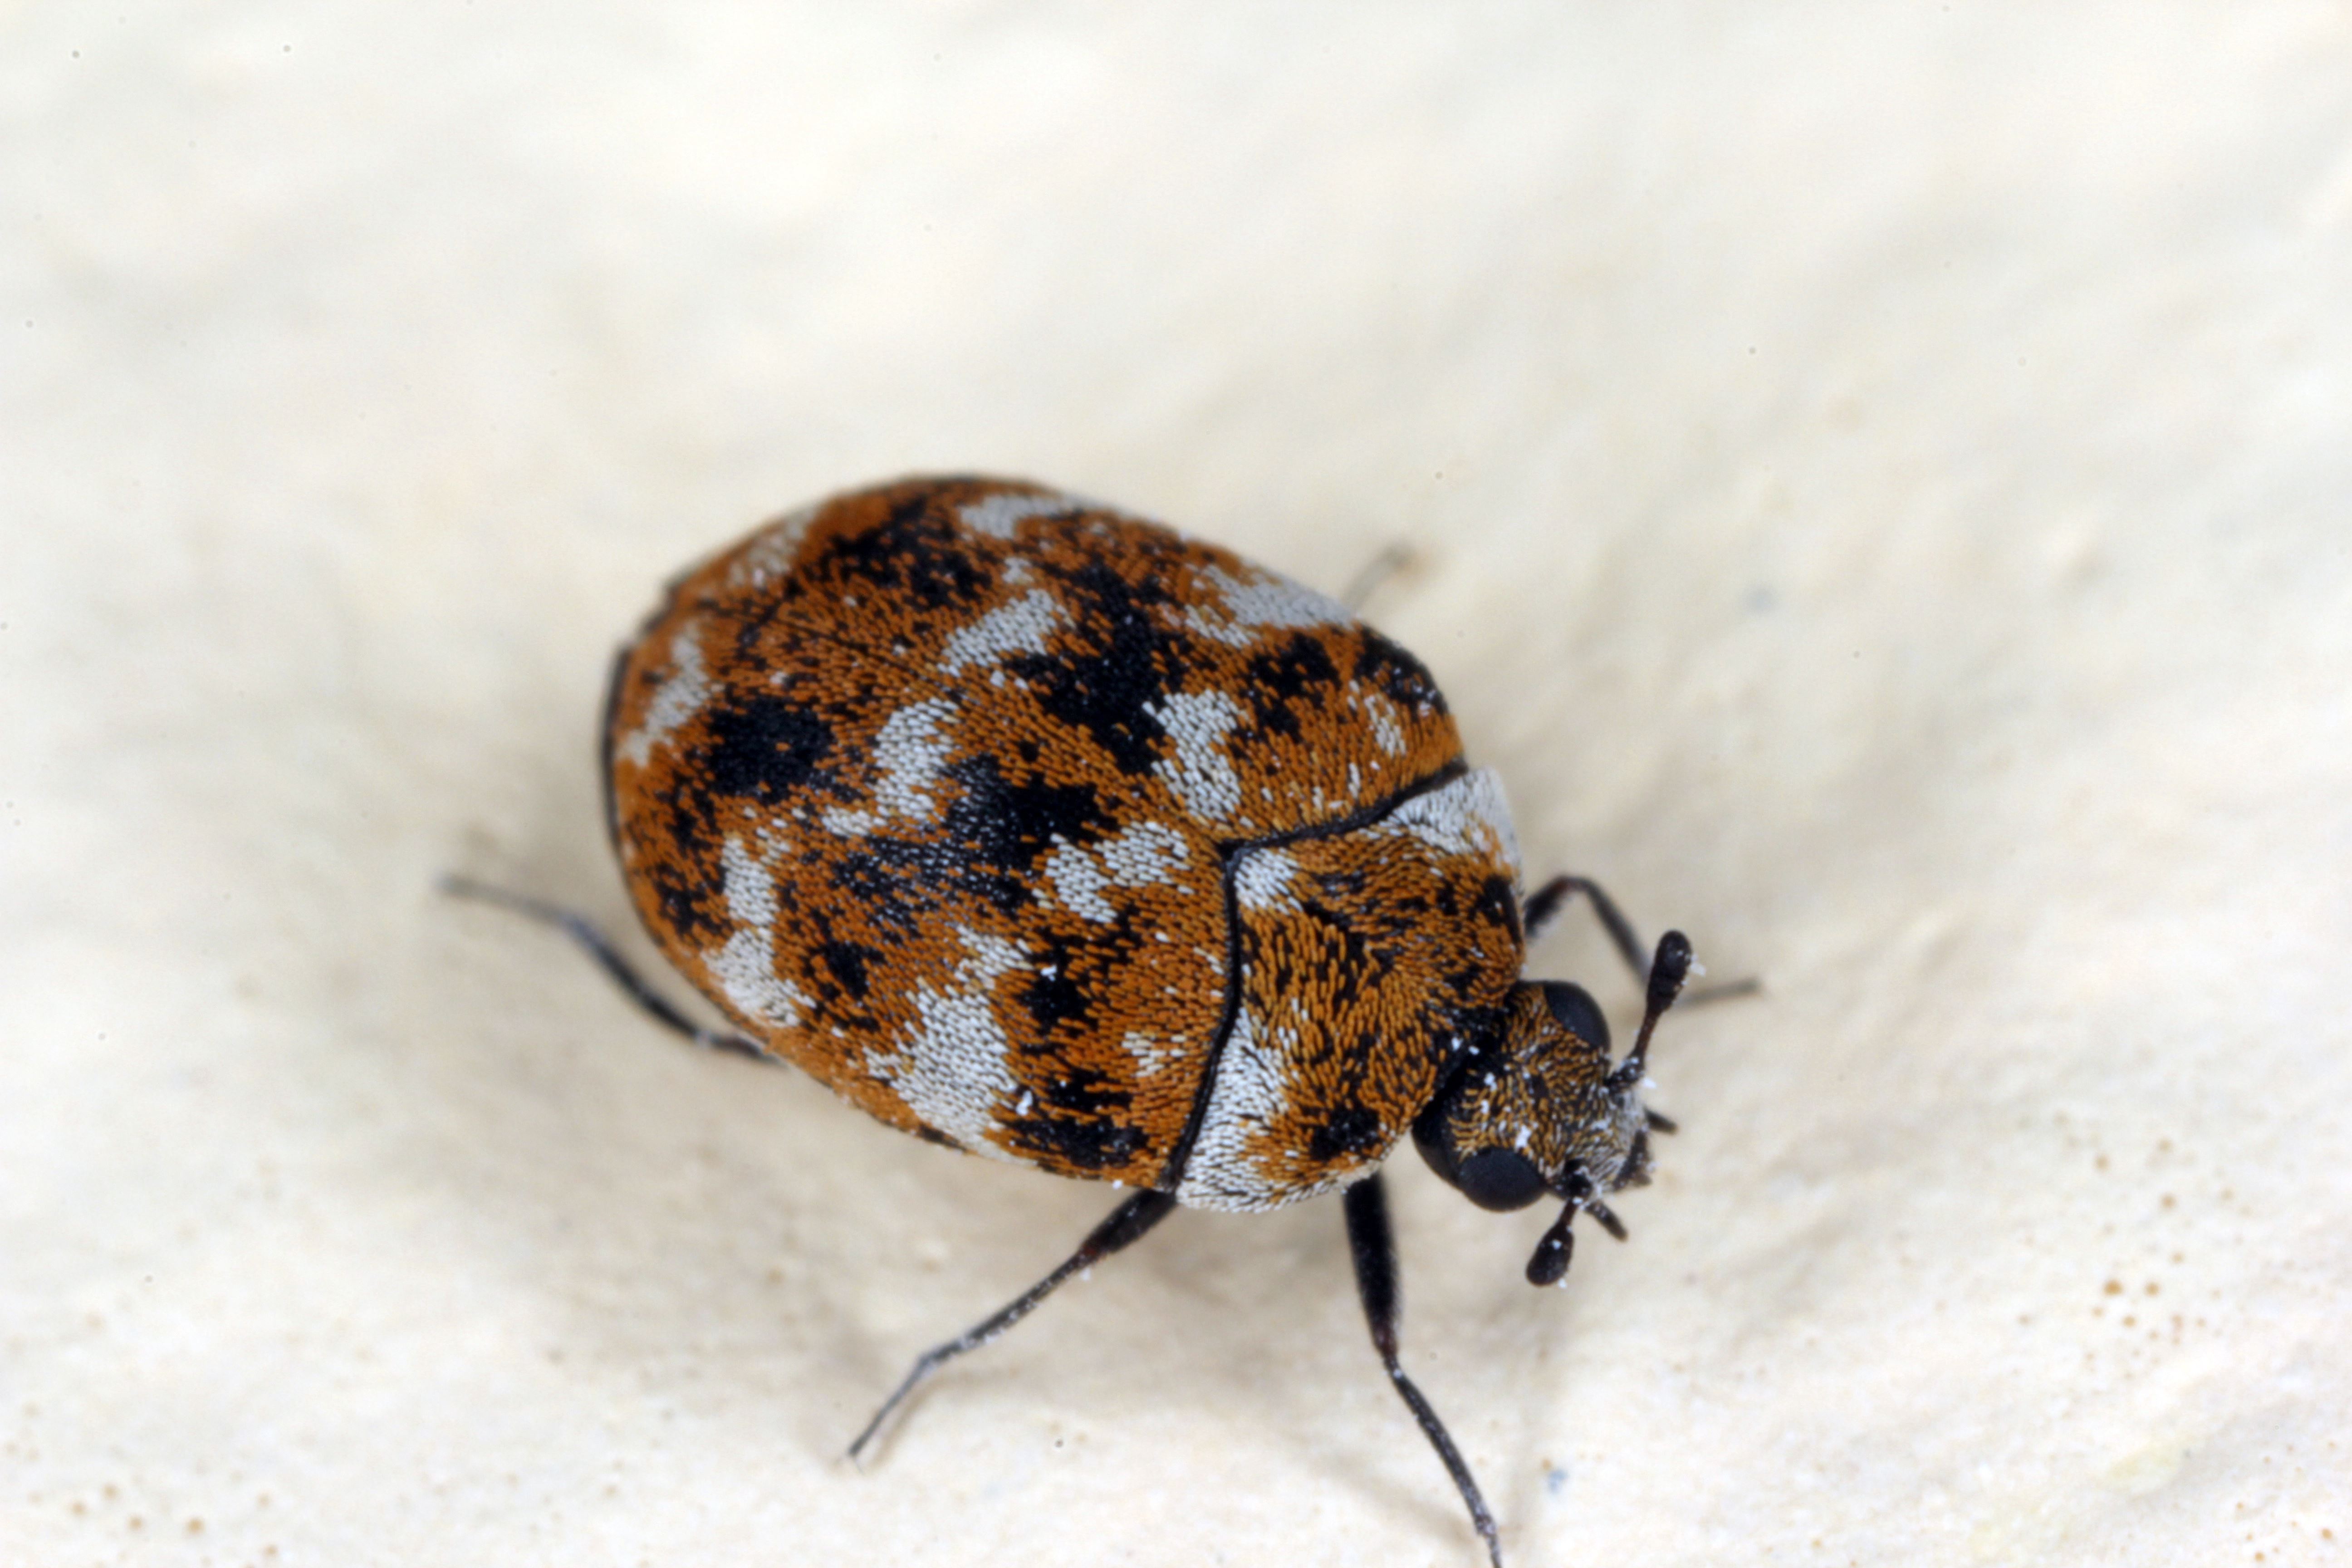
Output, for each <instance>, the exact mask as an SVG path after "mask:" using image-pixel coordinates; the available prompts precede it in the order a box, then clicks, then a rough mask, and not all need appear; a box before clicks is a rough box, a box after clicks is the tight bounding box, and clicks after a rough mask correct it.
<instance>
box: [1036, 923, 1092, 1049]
mask: <svg viewBox="0 0 2352 1568" xmlns="http://www.w3.org/2000/svg"><path fill="white" fill-rule="evenodd" d="M1029 956H1030V966H1029V972H1028V979H1027V982H1026V984H1024V985H1023V986H1022V987H1021V991H1020V997H1021V1003H1022V1005H1024V1006H1025V1007H1027V1008H1028V1009H1029V1018H1030V1021H1031V1022H1032V1023H1034V1024H1035V1025H1036V1026H1037V1037H1038V1039H1040V1040H1048V1039H1050V1038H1051V1037H1052V1036H1053V1034H1054V1032H1055V1030H1056V1029H1058V1028H1060V1027H1061V1026H1063V1025H1065V1024H1078V1025H1083V1024H1085V1022H1086V1021H1087V1017H1088V1016H1090V1015H1091V1014H1092V1012H1093V1010H1094V1005H1093V998H1092V997H1091V996H1090V995H1088V994H1087V988H1086V987H1085V986H1084V985H1082V984H1079V982H1078V979H1077V977H1076V975H1075V974H1073V973H1070V970H1071V967H1072V965H1071V952H1070V947H1069V944H1068V943H1067V942H1061V941H1058V940H1057V941H1053V942H1044V943H1041V944H1039V945H1038V946H1036V947H1034V948H1033V949H1031V951H1030V955H1029ZM1047 1048H1050V1047H1047Z"/></svg>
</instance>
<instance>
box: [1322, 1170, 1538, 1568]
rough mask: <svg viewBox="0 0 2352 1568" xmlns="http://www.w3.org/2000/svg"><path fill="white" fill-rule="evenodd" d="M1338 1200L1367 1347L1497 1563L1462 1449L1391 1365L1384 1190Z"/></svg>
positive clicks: (1490, 1520) (1391, 1297) (1391, 1263)
mask: <svg viewBox="0 0 2352 1568" xmlns="http://www.w3.org/2000/svg"><path fill="white" fill-rule="evenodd" d="M1344 1201H1345V1203H1346V1205H1347V1210H1348V1251H1349V1255H1350V1256H1351V1257H1353V1258H1355V1261H1356V1293H1357V1294H1358V1295H1360V1296H1361V1297H1362V1298H1363V1300H1364V1321H1366V1322H1368V1323H1370V1325H1371V1330H1372V1348H1373V1349H1374V1350H1376V1351H1378V1352H1380V1355H1381V1365H1382V1366H1384V1367H1386V1368H1388V1373H1389V1381H1390V1382H1391V1383H1392V1384H1395V1385H1396V1391H1397V1393H1398V1394H1399V1395H1400V1396H1402V1398H1403V1400H1404V1402H1405V1405H1407V1407H1408V1408H1410V1409H1411V1410H1412V1418H1413V1419H1414V1420H1415V1421H1418V1422H1420V1423H1421V1431H1422V1435H1423V1436H1425V1437H1427V1438H1428V1439H1429V1444H1430V1447H1433V1448H1435V1449H1436V1450H1437V1457H1438V1458H1441V1459H1443V1460H1444V1461H1445V1473H1446V1474H1447V1475H1449V1476H1452V1477H1453V1478H1454V1489H1456V1490H1457V1491H1459V1492H1460V1493H1461V1494H1462V1501H1463V1503H1464V1504H1465V1506H1466V1507H1467V1508H1468V1509H1469V1510H1470V1522H1471V1523H1472V1524H1473V1525H1475V1526H1476V1527H1477V1531H1478V1535H1479V1538H1480V1539H1481V1540H1483V1541H1485V1542H1486V1555H1487V1557H1488V1558H1489V1559H1490V1560H1491V1561H1492V1562H1493V1563H1494V1568H1503V1543H1502V1541H1501V1538H1500V1537H1498V1536H1497V1535H1496V1533H1495V1516H1494V1515H1493V1514H1491V1513H1488V1512H1487V1511H1486V1499H1485V1498H1483V1497H1481V1496H1479V1495H1478V1482H1477V1480H1476V1479H1475V1478H1474V1477H1473V1476H1472V1475H1471V1474H1470V1467H1469V1466H1468V1465H1467V1464H1465V1463H1464V1462H1463V1458H1462V1451H1461V1450H1460V1449H1458V1448H1456V1447H1454V1439H1453V1438H1452V1437H1450V1436H1447V1435H1446V1431H1445V1423H1444V1422H1443V1421H1440V1420H1439V1419H1438V1418H1437V1412H1436V1411H1435V1410H1433V1409H1432V1408H1431V1407H1430V1404H1429V1401H1428V1400H1427V1399H1424V1398H1423V1397H1422V1393H1421V1390H1420V1389H1418V1388H1415V1387H1414V1386H1413V1383H1412V1379H1411V1378H1409V1377H1407V1376H1406V1375H1405V1374H1404V1368H1403V1367H1402V1366H1400V1365H1398V1364H1397V1315H1398V1302H1397V1267H1396V1236H1395V1234H1394V1233H1393V1232H1392V1231H1391V1230H1390V1228H1389V1200H1388V1194H1386V1193H1385V1192H1383V1191H1382V1190H1381V1178H1380V1177H1379V1175H1378V1174H1374V1175H1370V1176H1367V1177H1365V1178H1364V1179H1363V1180H1362V1181H1360V1182H1358V1183H1357V1184H1355V1185H1354V1186H1352V1187H1349V1189H1348V1195H1347V1197H1346V1199H1345V1200H1344Z"/></svg>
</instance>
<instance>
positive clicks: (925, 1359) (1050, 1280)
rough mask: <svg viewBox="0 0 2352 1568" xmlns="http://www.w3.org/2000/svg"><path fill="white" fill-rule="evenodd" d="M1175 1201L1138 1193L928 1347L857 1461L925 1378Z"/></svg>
mask: <svg viewBox="0 0 2352 1568" xmlns="http://www.w3.org/2000/svg"><path fill="white" fill-rule="evenodd" d="M1175 1206H1176V1200H1175V1199H1174V1198H1172V1197H1170V1196H1169V1195H1168V1194H1166V1193H1155V1192H1141V1193H1138V1194H1135V1195H1134V1196H1133V1197H1131V1198H1129V1199H1128V1200H1127V1201H1126V1202H1125V1203H1123V1204H1121V1205H1118V1207H1117V1208H1115V1209H1113V1210H1111V1212H1110V1217H1109V1218H1108V1219H1106V1220H1104V1221H1103V1222H1102V1224H1100V1225H1098V1226H1095V1228H1094V1231H1093V1233H1092V1234H1090V1235H1089V1236H1088V1237H1087V1238H1086V1240H1085V1241H1083V1242H1081V1243H1079V1244H1078V1249H1077V1250H1076V1252H1073V1253H1072V1254H1070V1256H1069V1258H1067V1259H1066V1260H1065V1261H1064V1262H1063V1264H1062V1266H1061V1267H1060V1268H1056V1269H1055V1270H1054V1271H1053V1272H1052V1273H1051V1274H1048V1275H1046V1276H1045V1278H1044V1279H1040V1280H1038V1281H1037V1283H1035V1284H1034V1285H1032V1286H1030V1287H1029V1289H1026V1290H1024V1291H1023V1292H1021V1294H1020V1295H1018V1296H1016V1297H1014V1298H1013V1300H1011V1301H1010V1302H1008V1303H1007V1304H1006V1305H1005V1306H1004V1308H1003V1310H1000V1311H998V1312H997V1313H996V1314H995V1315H994V1316H993V1317H991V1318H988V1319H986V1320H985V1321H982V1322H979V1323H976V1324H974V1325H973V1326H972V1327H971V1328H969V1329H967V1330H965V1331H963V1332H962V1333H961V1334H959V1335H957V1336H956V1337H955V1338H954V1339H951V1340H950V1341H948V1342H947V1343H945V1344H941V1345H933V1346H932V1347H931V1348H930V1349H929V1350H927V1351H925V1352H923V1353H922V1355H921V1356H919V1358H917V1360H916V1362H915V1364H914V1366H913V1368H912V1369H910V1370H909V1371H908V1373H907V1375H906V1377H905V1378H904V1379H903V1380H901V1381H900V1383H899V1384H898V1387H897V1388H896V1389H894V1390H892V1391H891V1394H890V1397H889V1398H887V1399H886V1400H884V1401H883V1402H882V1408H881V1409H879V1410H877V1411H876V1412H875V1413H874V1419H873V1420H871V1421H868V1422H867V1423H866V1430H865V1431H863V1432H860V1433H859V1434H858V1435H857V1440H856V1442H854V1443H852V1444H850V1445H849V1458H850V1460H851V1462H852V1463H855V1462H856V1459H857V1457H858V1455H860V1454H861V1453H863V1452H864V1451H865V1449H866V1445H867V1444H868V1443H871V1442H872V1441H873V1440H874V1435H875V1434H876V1433H877V1432H879V1431H881V1430H882V1424H883V1423H884V1422H886V1421H887V1420H888V1419H889V1418H890V1413H891V1412H892V1411H894V1410H896V1409H898V1406H899V1405H903V1404H905V1403H906V1402H907V1396H908V1394H912V1393H914V1392H915V1389H916V1388H917V1386H918V1385H919V1384H921V1383H922V1382H923V1380H924V1379H925V1378H927V1377H929V1376H930V1375H931V1373H935V1372H937V1371H939V1369H940V1367H942V1366H944V1365H945V1364H947V1363H949V1362H951V1361H953V1360H954V1359H955V1358H956V1357H958V1356H960V1355H961V1354H963V1353H964V1352H966V1351H976V1350H978V1349H979V1348H980V1347H981V1346H982V1345H984V1344H986V1343H988V1342H990V1341H991V1340H993V1339H995V1338H996V1337H997V1336H998V1335H1000V1334H1002V1333H1003V1332H1004V1331H1005V1330H1007V1329H1009V1328H1011V1327H1012V1326H1013V1324H1015V1323H1017V1322H1019V1321H1021V1320H1022V1319H1024V1318H1025V1317H1027V1316H1028V1315H1029V1314H1030V1313H1031V1312H1033V1311H1034V1310H1036V1308H1037V1303H1038V1302H1040V1301H1043V1300H1045V1298H1046V1297H1048V1296H1050V1295H1052V1294H1053V1293H1054V1292H1055V1290H1056V1289H1060V1288H1061V1285H1062V1283H1063V1282H1064V1281H1065V1280H1066V1279H1069V1277H1070V1276H1071V1275H1073V1274H1076V1273H1078V1272H1079V1271H1080V1270H1082V1269H1087V1268H1093V1267H1094V1266H1095V1265H1096V1264H1097V1263H1099V1262H1101V1261H1102V1260H1103V1259H1104V1258H1108V1257H1109V1256H1110V1255H1111V1254H1112V1253H1114V1252H1117V1251H1118V1250H1119V1248H1121V1247H1127V1246H1129V1245H1130V1244H1132V1243H1133V1242H1135V1241H1137V1240H1138V1239H1139V1238H1140V1237H1142V1235H1143V1233H1144V1232H1145V1231H1148V1230H1150V1228H1151V1227H1152V1226H1155V1225H1158V1224H1159V1223H1160V1221H1161V1220H1163V1219H1166V1218H1167V1217H1168V1211H1169V1210H1171V1209H1172V1208H1174V1207H1175Z"/></svg>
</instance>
